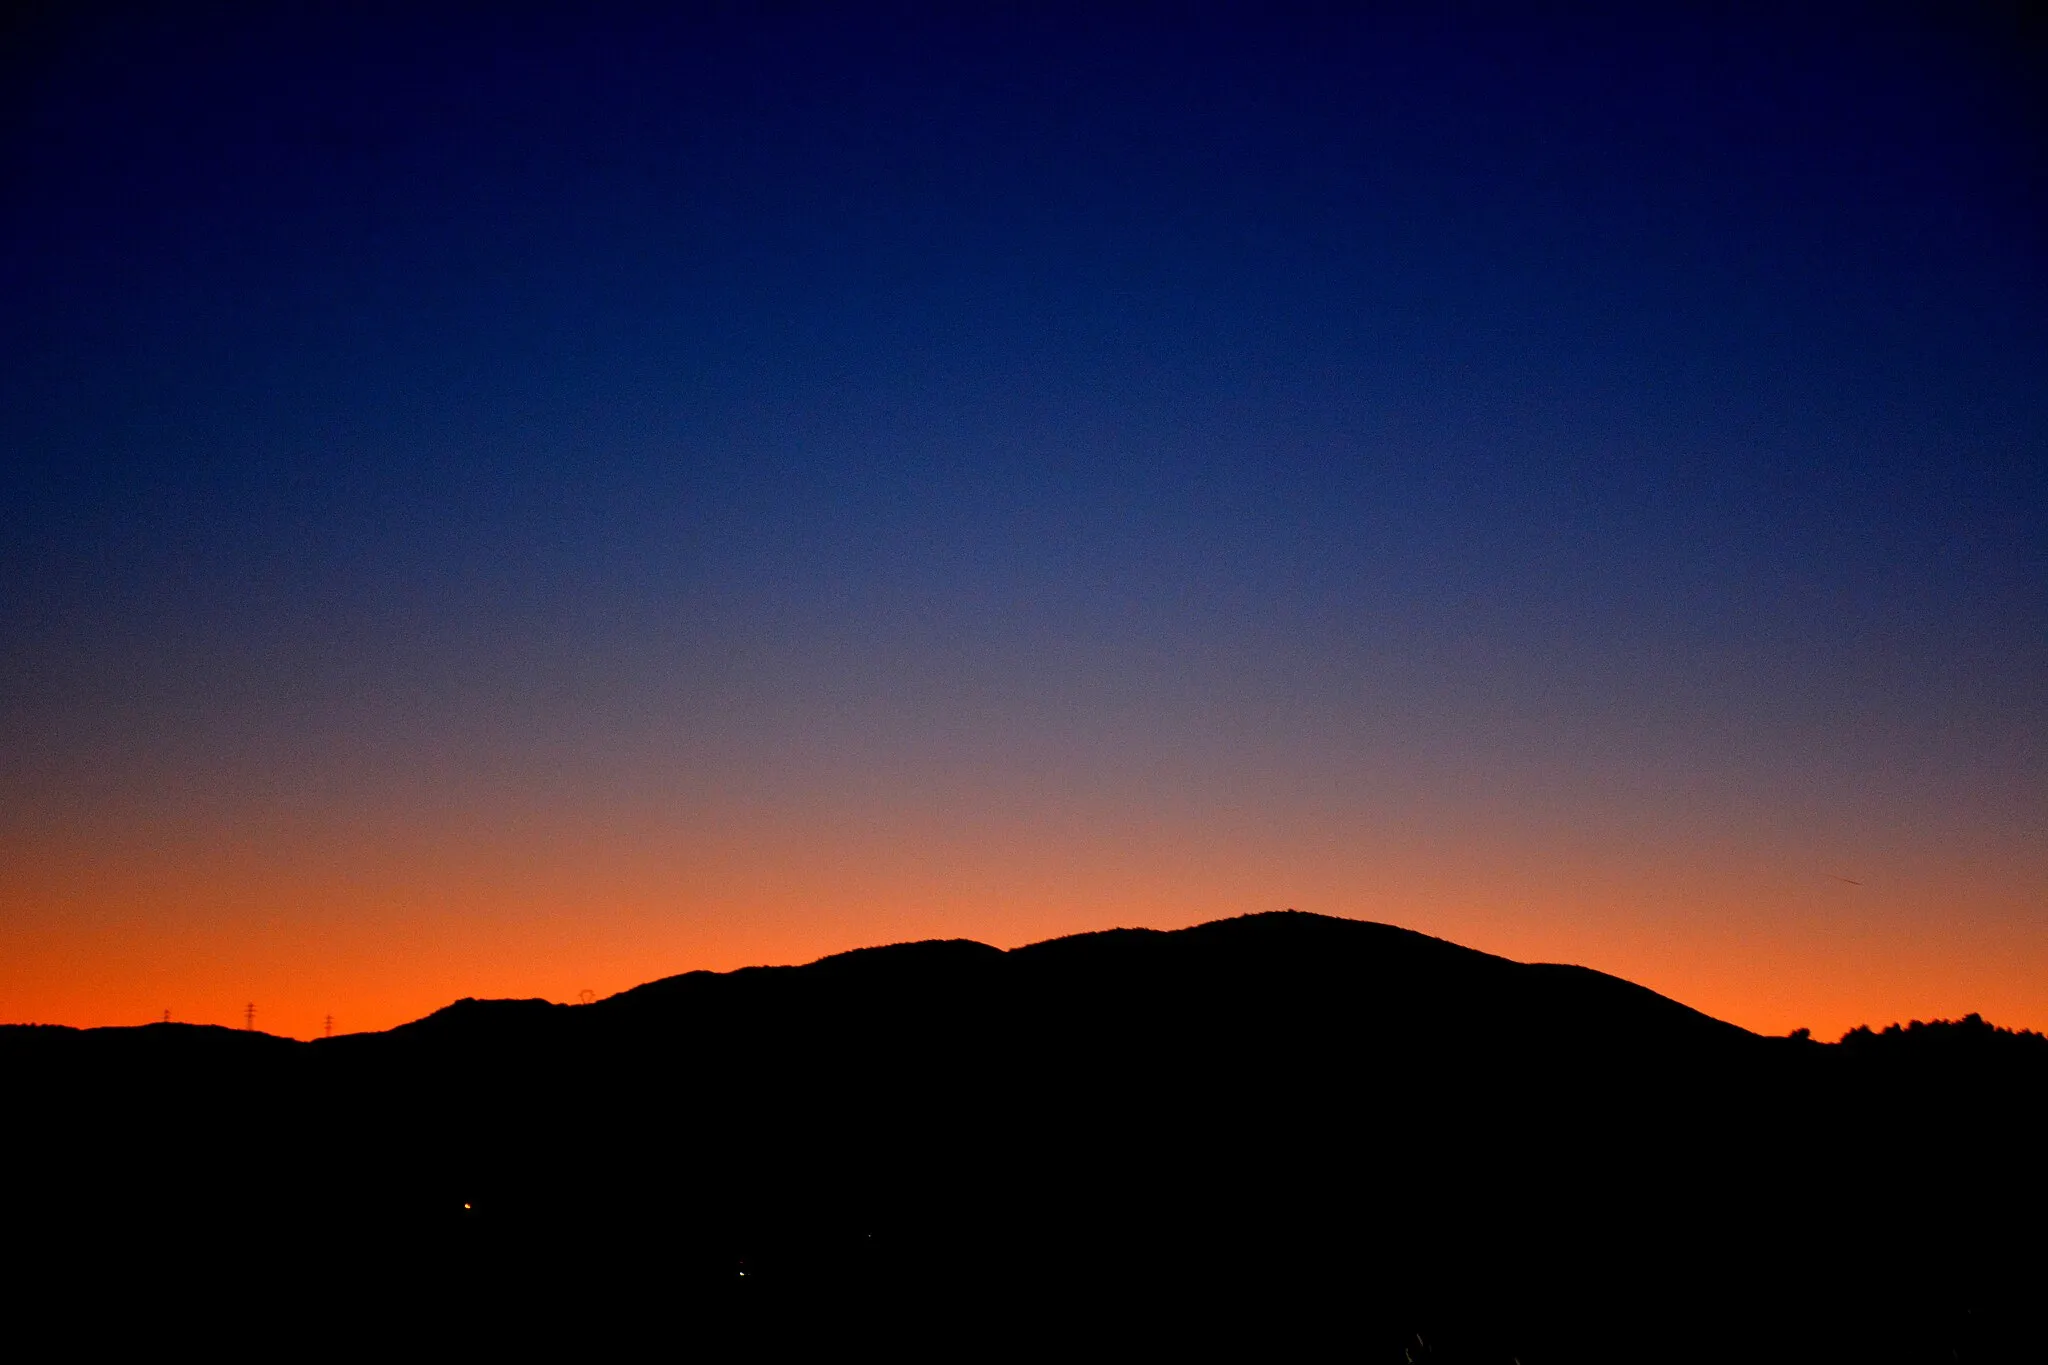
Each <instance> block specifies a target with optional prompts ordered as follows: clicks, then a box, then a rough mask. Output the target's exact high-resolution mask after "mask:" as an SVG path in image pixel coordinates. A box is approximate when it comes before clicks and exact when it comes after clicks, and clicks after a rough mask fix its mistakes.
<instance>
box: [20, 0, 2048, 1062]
mask: <svg viewBox="0 0 2048 1365" xmlns="http://www.w3.org/2000/svg"><path fill="white" fill-rule="evenodd" d="M1671 8H1672V12H1666V7H1662V6H1633V7H1629V9H1628V10H1627V11H1626V12H1625V17H1615V16H1607V17H1604V18H1598V19H1595V18H1590V17H1587V18H1580V19H1576V20H1566V19H1559V18H1556V17H1554V16H1550V17H1542V18H1536V17H1532V12H1531V11H1528V10H1517V11H1506V10H1503V9H1501V8H1498V7H1489V6H1484V5H1476V4H1452V5H1429V6H1416V7H1412V8H1403V7H1398V6H1365V7H1358V8H1356V9H1332V8H1329V7H1321V6H1318V7H1304V8H1289V7H1285V6H1280V7H1275V6H1247V7H1242V8H1238V7H1229V6H1221V5H1159V6H1147V5H1130V6H1119V5H1110V6H1104V5H1089V6H1072V7H1068V6H1062V5H1032V6H1017V7H1011V6H1007V5H992V6H914V5H873V6H864V5H844V4H841V5H829V6H825V5H819V6H813V5H808V4H797V3H784V4H775V5H760V6H755V5H737V4H736V5H715V6H714V5H706V6H703V7H698V8H686V7H664V6H625V5H605V4H584V5H576V6H561V7H554V6H549V5H545V4H530V5H520V6H469V5H450V4H435V3H420V4H407V5H389V6H380V5H376V4H361V3H355V4H331V5H329V4H318V3H314V4H307V5H302V6H278V7H271V6H220V7H209V6H140V7H124V6H118V5H92V4H85V5H68V6H52V7H44V8H43V9H41V10H38V11H36V13H35V14H33V15H29V16H27V17H17V18H15V19H13V20H10V21H7V22H8V23H9V24H10V25H11V27H8V28H5V29H0V91H4V93H0V1022H29V1021H38V1022H47V1023H63V1024H72V1025H81V1026H83V1025H104V1024H130V1023H142V1022H146V1021H149V1020H154V1019H158V1018H162V1017H164V1014H165V1012H166V1011H168V1012H169V1016H170V1017H171V1018H173V1019H178V1020H185V1021H190V1022H201V1023H209V1022H210V1023H224V1024H240V1023H242V1022H243V1020H244V1009H245V1007H246V1006H247V1005H249V1004H251V1003H253V1004H254V1005H255V1007H256V1021H257V1025H258V1026H259V1027H261V1028H265V1029H268V1030H271V1031H274V1032H279V1033H286V1034H292V1035H295V1036H300V1037H306V1036H312V1035H314V1034H317V1033H319V1032H321V1031H323V1030H324V1029H325V1028H326V1027H327V1026H328V1020H329V1018H330V1017H331V1019H332V1020H333V1027H334V1028H335V1029H336V1030H337V1031H353V1030H359V1029H373V1028H384V1027H389V1026H391V1025H393V1024H397V1023H400V1022H402V1021H404V1020H406V1019H410V1018H414V1017H417V1016H419V1015H422V1014H424V1013H427V1012H428V1011H430V1010H432V1009H434V1008H437V1007H439V1006H440V1005H443V1004H445V1003H447V1002H448V1001H450V1000H453V999H455V998H458V997H461V996H479V997H491V996H521V997H525V996H540V997H545V998H549V999H555V1000H576V999H578V998H580V996H581V993H582V992H584V991H590V992H594V993H595V994H596V995H599V996H602V995H605V994H609V993H611V992H613V991H617V990H621V989H624V988H627V987H629V986H632V985H635V984H637V983H639V982H642V981H646V980H651V979H654V978H658V977H662V976H666V975H671V974H674V973H677V972H682V971H687V970H692V969H696V968H715V969H727V968H732V967H737V966H742V965H747V964H753V963H774V962H794V961H804V960H809V959H811V958H815V957H817V956H820V955H822V954H825V953H829V952H833V951H838V950H842V949H846V948H852V947H857V946H862V945H867V944H873V943H881V942H890V941H898V940H904V939H915V938H929V937H967V938H976V939H980V940H982V941H985V942H990V943H995V944H998V945H1001V946H1006V947H1007V946H1013V945H1016V944H1020V943H1025V942H1031V941H1036V940H1039V939H1043V938H1048V937H1052V936H1055V935H1059V934H1063V933H1072V932H1078V931H1083V930H1091V929H1099V928H1106V927H1109V926H1112V925H1147V926H1154V927H1159V928H1174V927H1179V926H1183V925H1188V924H1193V923H1199V922H1201V921H1204V920H1209V919H1214V918H1219V917H1222V916H1226V915H1233V914H1241V913H1246V912H1251V911H1262V910H1272V909H1279V908H1283V907H1294V908H1298V909H1302V910H1310V911H1316V912H1321V913H1326V914H1334V915H1344V916H1350V917H1355V918H1364V919H1374V920H1381V921H1385V922H1389V923H1394V924H1400V925H1404V926H1408V927H1411V928H1415V929H1419V930H1422V931H1424V932H1427V933H1430V934H1435V935H1438V936H1441V937H1445V938H1449V939H1452V940H1454V941H1456V942H1460V943H1464V944H1467V945H1469V946H1472V947H1475V948H1481V949H1485V950H1487V951H1490V952H1496V953H1501V954H1505V955H1507V956H1511V957H1516V958H1521V959H1525V960H1546V961H1569V962H1580V963H1584V964H1586V965H1588V966H1592V967H1597V968H1599V969H1601V970H1604V971H1609V972H1613V973H1616V974H1618V975H1621V976H1625V977H1628V978H1630V979H1632V980H1635V981H1639V982H1642V983H1643V984H1645V985H1647V986H1650V987H1652V988H1653V989H1656V990H1658V991H1661V992H1664V993H1665V994H1667V995H1671V996H1673V997H1675V998H1677V999H1679V1000H1682V1001H1684V1002H1686V1003H1688V1004H1690V1005H1693V1006H1695V1007H1697V1008H1700V1009H1703V1010H1706V1011H1707V1012H1709V1013H1712V1014H1715V1015H1718V1016H1720V1017H1723V1018H1727V1019H1730V1020H1733V1021H1735V1022H1737V1023H1739V1024H1742V1025H1744V1026H1746V1027H1749V1028H1753V1029H1756V1030H1759V1031H1763V1032H1774V1033H1781V1032H1785V1031H1787V1030H1789V1029H1792V1028H1795V1027H1810V1028H1812V1029H1813V1031H1814V1033H1815V1034H1816V1035H1818V1036H1823V1037H1833V1036H1836V1035H1837V1034H1839V1033H1840V1032H1841V1031H1843V1030H1845V1029H1847V1028H1849V1027H1851V1026H1853V1025H1856V1024H1861V1023H1871V1024H1877V1025H1882V1024H1884V1023H1887V1022H1890V1021H1892V1020H1899V1019H1907V1018H1915V1017H1918V1018H1931V1017H1937V1016H1947V1017H1953V1016H1957V1015H1961V1014H1963V1013H1966V1012H1968V1011H1972V1010H1975V1011H1979V1012H1981V1013H1983V1014H1984V1015H1985V1016H1986V1017H1988V1018H1990V1019H1992V1020H1993V1021H1994V1022H1997V1023H2001V1024H2005V1025H2009V1026H2015V1027H2032V1028H2048V271H2044V263H2048V184H2044V180H2043V168H2044V167H2048V147H2044V145H2043V143H2044V135H2043V129H2044V127H2048V119H2044V117H2043V115H2044V111H2048V105H2044V99H2043V90H2044V81H2043V73H2044V70H2048V65H2044V63H2043V60H2042V52H2043V43H2042V31H2041V29H2040V27H2039V25H2038V23H2036V22H2034V21H2030V20H2027V19H2026V18H2025V17H2024V7H2021V6H2001V5H1998V4H1987V5H1985V6H1983V7H1980V8H1979V9H1978V10H1975V11H1972V12H1971V13H1970V16H1969V17H1968V18H1967V19H1958V18H1956V17H1955V15H1954V14H1953V13H1952V12H1950V11H1954V10H1956V9H1959V8H1961V7H1954V6H1940V7H1935V6H1930V7H1927V8H1925V9H1916V8H1912V7H1903V6H1901V7H1885V6H1862V5H1858V6H1841V7H1832V6H1818V7H1797V6H1795V7H1786V8H1787V9H1788V11H1789V12H1788V14H1786V15H1780V16H1777V17H1774V18H1770V19H1762V18H1758V19H1756V20H1754V21H1749V20H1745V21H1741V22H1736V21H1731V20H1728V19H1726V18H1725V17H1712V18H1710V17H1706V16H1707V15H1708V14H1709V12H1710V11H1721V10H1725V9H1728V8H1730V7H1723V6H1713V7H1703V8H1702V9H1701V10H1698V11H1690V10H1685V9H1684V7H1671Z"/></svg>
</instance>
